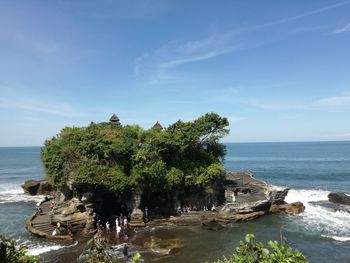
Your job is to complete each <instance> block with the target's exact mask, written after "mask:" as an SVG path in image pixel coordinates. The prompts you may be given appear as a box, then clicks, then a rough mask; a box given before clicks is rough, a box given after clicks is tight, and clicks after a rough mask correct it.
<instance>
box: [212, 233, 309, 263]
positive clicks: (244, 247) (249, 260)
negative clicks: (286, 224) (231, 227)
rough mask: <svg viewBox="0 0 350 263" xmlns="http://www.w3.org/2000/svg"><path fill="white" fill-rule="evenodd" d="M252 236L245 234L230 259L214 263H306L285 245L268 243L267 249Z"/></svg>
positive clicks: (295, 251)
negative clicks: (243, 239)
mask: <svg viewBox="0 0 350 263" xmlns="http://www.w3.org/2000/svg"><path fill="white" fill-rule="evenodd" d="M254 238H255V237H254V235H253V234H247V235H246V237H245V241H240V244H239V246H238V247H237V248H236V251H235V253H234V254H233V255H232V256H231V257H230V258H224V259H222V260H221V259H218V260H217V261H215V263H307V262H308V260H307V259H306V257H305V256H304V255H303V254H302V253H301V252H300V251H298V250H295V249H292V248H291V247H290V246H289V245H288V244H287V243H279V242H277V241H269V242H268V246H269V247H268V248H266V247H265V246H264V244H263V243H261V242H254Z"/></svg>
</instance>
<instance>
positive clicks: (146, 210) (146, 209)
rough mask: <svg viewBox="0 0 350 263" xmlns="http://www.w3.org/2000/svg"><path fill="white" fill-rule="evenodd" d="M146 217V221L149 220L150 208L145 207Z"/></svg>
mask: <svg viewBox="0 0 350 263" xmlns="http://www.w3.org/2000/svg"><path fill="white" fill-rule="evenodd" d="M145 217H146V219H148V207H147V206H146V207H145Z"/></svg>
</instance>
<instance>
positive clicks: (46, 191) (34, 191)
mask: <svg viewBox="0 0 350 263" xmlns="http://www.w3.org/2000/svg"><path fill="white" fill-rule="evenodd" d="M22 188H23V190H24V193H25V194H29V195H50V194H51V193H52V190H53V189H52V186H51V184H50V183H49V182H48V181H47V180H46V179H44V180H27V181H25V182H24V184H23V185H22Z"/></svg>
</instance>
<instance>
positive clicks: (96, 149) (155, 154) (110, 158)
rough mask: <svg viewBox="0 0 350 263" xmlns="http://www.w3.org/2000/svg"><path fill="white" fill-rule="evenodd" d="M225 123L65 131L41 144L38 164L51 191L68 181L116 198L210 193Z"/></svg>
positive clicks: (207, 118)
mask: <svg viewBox="0 0 350 263" xmlns="http://www.w3.org/2000/svg"><path fill="white" fill-rule="evenodd" d="M227 127H228V121H227V119H226V118H222V117H220V116H219V115H218V114H216V113H208V114H205V115H204V116H201V117H199V118H198V119H196V120H194V121H189V122H182V121H177V122H176V123H174V124H172V125H170V126H169V127H168V128H167V129H165V130H163V131H159V130H156V129H149V130H144V129H142V128H141V127H140V126H137V125H131V126H130V125H127V126H122V125H114V124H112V123H91V124H90V125H89V126H87V127H80V128H78V127H66V128H64V129H62V131H61V132H60V134H59V135H57V136H56V137H54V138H52V139H51V140H47V141H46V142H45V146H44V148H43V149H42V154H41V158H42V160H43V163H44V166H45V168H46V172H47V175H48V178H49V180H50V182H51V183H52V184H53V185H54V186H55V187H57V188H61V187H63V186H64V185H65V184H66V183H67V182H68V181H69V182H70V183H72V182H73V183H74V184H75V185H76V186H77V187H79V185H84V184H88V185H92V186H96V187H98V186H100V187H105V188H107V189H109V190H112V191H118V192H120V193H122V192H124V191H126V190H128V189H129V190H130V189H135V188H136V189H139V190H146V191H147V192H159V191H164V190H166V191H170V190H172V189H177V188H181V189H183V188H186V187H188V188H196V189H197V190H198V191H204V190H210V188H211V186H212V184H213V183H214V182H215V181H216V180H217V179H218V178H220V176H221V174H222V171H223V165H222V161H223V158H224V156H225V146H224V145H223V144H221V143H220V142H219V140H220V139H221V138H222V137H223V136H225V135H226V134H227V133H228V129H227Z"/></svg>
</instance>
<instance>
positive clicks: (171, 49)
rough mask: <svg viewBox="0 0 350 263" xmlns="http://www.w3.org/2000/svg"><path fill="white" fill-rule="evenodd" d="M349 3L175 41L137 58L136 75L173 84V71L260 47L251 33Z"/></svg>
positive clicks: (318, 27)
mask: <svg viewBox="0 0 350 263" xmlns="http://www.w3.org/2000/svg"><path fill="white" fill-rule="evenodd" d="M348 4H350V0H347V1H342V2H338V3H336V4H333V5H328V6H325V7H321V8H317V9H314V10H311V11H308V12H304V13H301V14H298V15H295V16H291V17H286V18H283V19H280V20H275V21H272V22H268V23H265V24H261V25H257V26H253V27H247V28H242V29H239V30H238V29H235V30H228V31H226V32H223V33H216V34H212V35H209V36H207V37H202V38H198V39H194V40H187V41H171V42H169V43H166V44H165V45H163V46H161V47H159V48H158V49H156V50H154V51H151V52H147V53H144V54H142V55H141V56H139V57H138V58H136V59H135V67H134V72H135V74H136V75H137V76H147V77H148V78H150V79H151V82H157V81H169V80H170V81H173V80H175V79H177V78H176V77H173V73H170V72H171V69H174V68H176V67H179V66H182V65H185V64H189V63H195V62H200V61H205V60H209V59H213V58H216V57H218V56H222V55H224V54H228V53H232V52H235V51H239V50H242V49H247V48H249V46H250V47H255V46H257V45H259V44H256V40H255V41H254V44H252V43H250V42H249V37H246V36H247V34H251V33H254V32H256V31H258V30H262V29H265V28H269V27H273V26H276V25H281V24H285V23H289V22H293V21H296V20H300V19H303V18H306V17H310V16H313V15H317V14H320V13H323V12H327V11H329V10H332V9H335V8H339V7H342V6H345V5H348ZM327 27H328V26H317V27H312V28H311V27H310V28H303V29H300V30H295V31H294V33H301V32H305V31H314V30H320V29H324V28H327ZM348 27H349V28H348ZM347 30H350V24H349V25H347V26H346V27H344V28H342V29H340V30H339V32H345V31H347ZM265 41H266V40H265ZM249 43H250V44H249Z"/></svg>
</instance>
